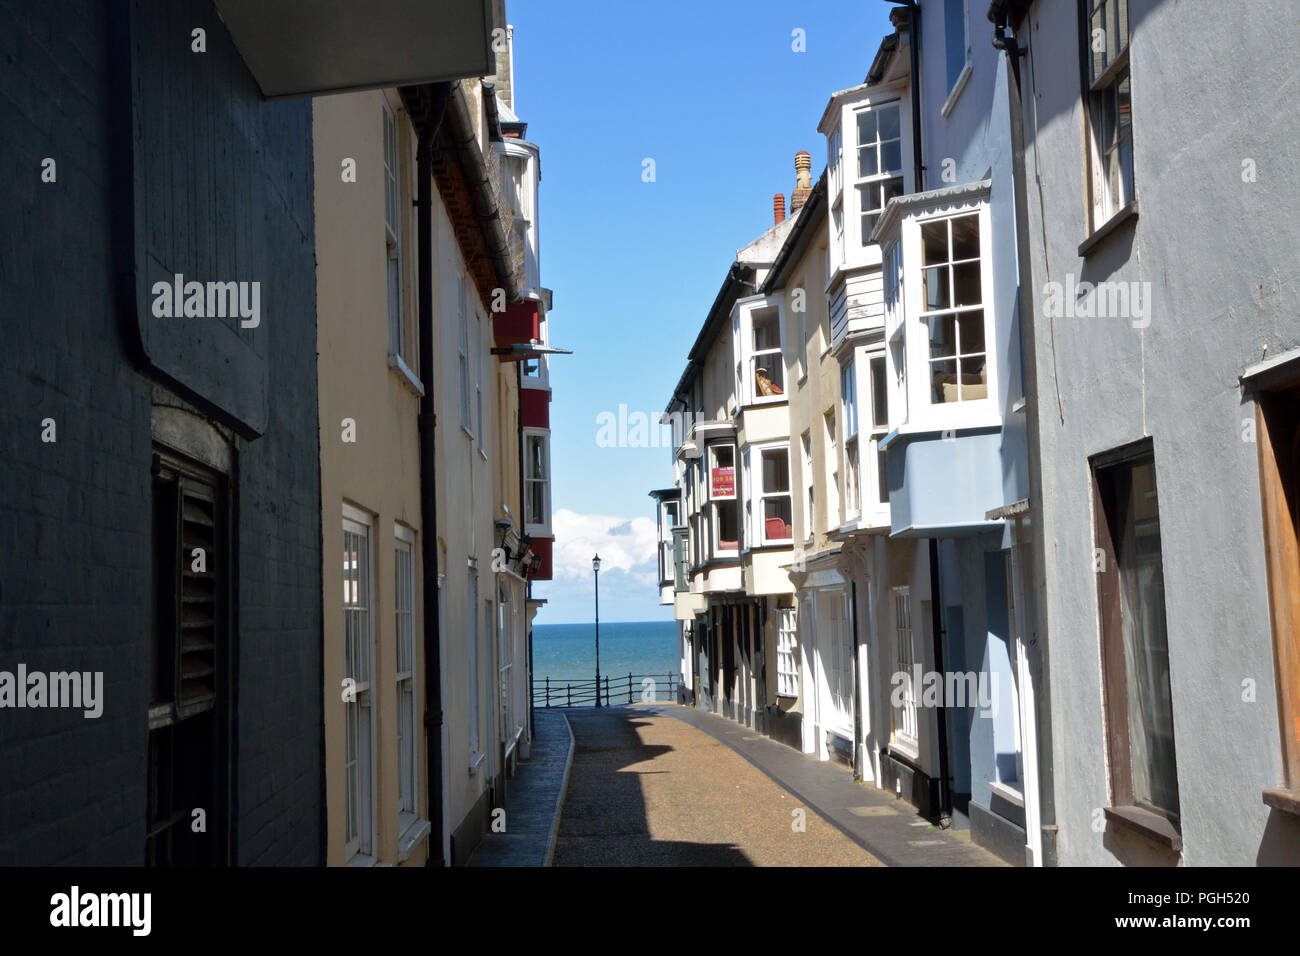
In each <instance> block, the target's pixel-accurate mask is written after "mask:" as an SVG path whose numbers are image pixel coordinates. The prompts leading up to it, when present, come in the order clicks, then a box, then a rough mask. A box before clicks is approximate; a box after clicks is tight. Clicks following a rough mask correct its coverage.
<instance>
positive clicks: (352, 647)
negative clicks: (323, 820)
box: [342, 504, 378, 863]
mask: <svg viewBox="0 0 1300 956" xmlns="http://www.w3.org/2000/svg"><path fill="white" fill-rule="evenodd" d="M342 527H343V537H342V543H343V557H344V567H343V572H344V579H343V615H344V627H343V634H344V637H343V671H344V674H343V676H344V678H347V679H350V680H352V681H354V682H355V683H354V684H353V688H352V689H353V691H354V699H353V700H351V701H347V700H345V701H344V702H343V708H344V717H343V720H344V727H345V733H344V741H345V743H344V784H343V789H344V822H343V827H344V860H345V862H348V863H352V862H354V861H355V862H363V861H366V860H370V859H373V858H374V857H375V856H376V854H377V844H378V820H377V814H376V812H375V790H376V760H375V750H376V727H375V710H376V708H375V706H374V693H373V691H374V674H375V585H374V578H375V573H374V568H375V564H374V555H375V546H374V519H373V518H372V517H371V515H370V514H369V513H368V512H365V511H362V510H361V509H360V508H355V507H353V506H351V505H346V504H345V505H344V506H343V514H342ZM349 537H352V538H354V539H356V538H359V539H360V543H361V545H362V547H360V548H358V550H357V555H358V558H357V560H356V561H355V562H353V565H354V566H349V562H348V561H347V555H348V554H349V551H348V543H349V540H348V539H349ZM363 559H364V566H363ZM348 571H353V572H355V574H354V575H353V576H352V578H351V579H349V577H348ZM349 612H351V613H352V618H351V620H352V624H351V626H349V624H348V620H349V617H348V615H349ZM349 632H351V633H353V634H356V635H357V636H358V640H357V641H356V642H354V643H352V644H349V641H348V637H347V635H348V633H349ZM354 746H355V750H353V749H352V748H353V747H354Z"/></svg>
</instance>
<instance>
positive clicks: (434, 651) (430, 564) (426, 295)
mask: <svg viewBox="0 0 1300 956" xmlns="http://www.w3.org/2000/svg"><path fill="white" fill-rule="evenodd" d="M433 92H434V95H433V100H434V103H433V104H432V108H431V109H429V110H428V111H427V112H425V113H424V116H423V117H422V120H423V121H422V122H421V123H420V129H419V142H418V145H417V147H416V153H415V164H416V182H417V183H418V187H417V189H418V194H417V198H416V200H415V205H416V233H417V238H416V243H417V247H418V250H419V288H418V295H417V300H418V310H419V324H420V374H421V378H422V379H423V384H424V394H423V395H422V396H421V397H420V418H419V429H420V513H421V516H422V521H423V534H421V535H420V559H421V564H422V565H423V572H424V573H423V575H422V583H423V587H424V698H425V705H424V732H425V744H426V754H425V759H426V764H427V766H426V767H425V775H426V779H427V786H428V790H429V826H430V833H429V861H428V865H429V866H439V867H441V866H446V865H447V861H446V859H445V858H444V857H443V852H442V841H443V832H442V804H443V792H442V763H443V754H442V659H441V654H442V634H441V632H440V628H439V603H440V602H439V595H438V496H437V491H438V476H437V448H436V445H435V441H434V439H435V436H436V426H437V416H436V414H435V412H434V394H435V376H434V366H433V197H432V193H433V189H434V185H433V141H434V138H435V137H436V136H437V134H438V128H439V127H440V126H441V125H442V120H443V117H444V116H445V115H446V110H447V100H448V98H449V96H450V95H451V86H450V84H447V83H443V84H439V85H438V86H437V87H434V88H433Z"/></svg>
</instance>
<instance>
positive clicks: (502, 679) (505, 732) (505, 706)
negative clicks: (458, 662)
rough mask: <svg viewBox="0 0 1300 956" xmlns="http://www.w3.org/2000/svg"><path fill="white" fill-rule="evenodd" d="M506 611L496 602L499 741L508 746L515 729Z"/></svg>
mask: <svg viewBox="0 0 1300 956" xmlns="http://www.w3.org/2000/svg"><path fill="white" fill-rule="evenodd" d="M506 609H507V605H506V603H505V602H504V601H498V602H497V606H496V614H495V615H494V617H495V619H496V632H497V693H498V694H499V695H500V697H501V715H500V717H501V740H502V742H503V743H506V744H507V745H508V744H509V742H510V738H511V736H512V735H513V733H514V729H515V728H514V723H513V721H512V720H511V710H510V669H511V666H512V665H513V663H514V646H513V642H512V641H511V640H510V628H509V627H507V625H506V617H507V615H506Z"/></svg>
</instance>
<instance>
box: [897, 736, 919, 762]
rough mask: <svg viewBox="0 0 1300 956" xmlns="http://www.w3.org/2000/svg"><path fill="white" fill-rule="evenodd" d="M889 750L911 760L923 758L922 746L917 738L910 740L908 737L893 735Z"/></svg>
mask: <svg viewBox="0 0 1300 956" xmlns="http://www.w3.org/2000/svg"><path fill="white" fill-rule="evenodd" d="M889 752H890V753H891V754H896V755H898V756H901V757H904V758H906V759H907V760H910V761H913V762H915V761H918V760H920V759H921V748H920V747H919V746H918V745H917V742H916V741H915V740H909V739H908V738H906V737H893V738H891V739H890V741H889Z"/></svg>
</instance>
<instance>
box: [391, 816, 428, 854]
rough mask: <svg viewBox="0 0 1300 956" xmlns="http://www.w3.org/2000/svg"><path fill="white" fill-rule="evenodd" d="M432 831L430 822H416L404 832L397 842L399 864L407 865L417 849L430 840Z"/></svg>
mask: <svg viewBox="0 0 1300 956" xmlns="http://www.w3.org/2000/svg"><path fill="white" fill-rule="evenodd" d="M432 829H433V827H432V825H431V824H430V823H429V821H428V820H416V821H415V822H413V823H412V824H410V826H408V827H407V828H406V829H405V830H403V831H402V835H401V836H400V837H398V840H397V862H398V863H405V862H406V861H407V860H409V859H410V858H411V854H413V853H414V852H415V848H416V847H417V846H419V845H420V844H421V843H423V842H424V841H425V840H426V839H428V836H429V832H430V831H431V830H432Z"/></svg>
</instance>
